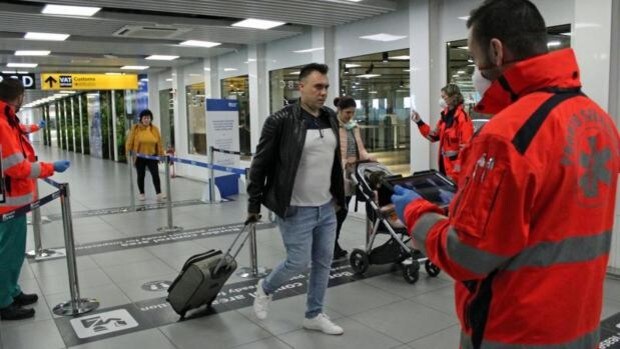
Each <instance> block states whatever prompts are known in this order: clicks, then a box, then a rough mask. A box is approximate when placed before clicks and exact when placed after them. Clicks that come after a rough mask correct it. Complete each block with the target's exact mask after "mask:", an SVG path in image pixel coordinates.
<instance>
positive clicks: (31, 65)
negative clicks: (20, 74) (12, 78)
mask: <svg viewBox="0 0 620 349" xmlns="http://www.w3.org/2000/svg"><path fill="white" fill-rule="evenodd" d="M6 66H7V67H9V68H36V67H37V66H38V64H37V63H7V64H6Z"/></svg>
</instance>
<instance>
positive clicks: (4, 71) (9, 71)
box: [2, 70, 17, 74]
mask: <svg viewBox="0 0 620 349" xmlns="http://www.w3.org/2000/svg"><path fill="white" fill-rule="evenodd" d="M2 74H17V72H16V71H15V70H3V71H2Z"/></svg>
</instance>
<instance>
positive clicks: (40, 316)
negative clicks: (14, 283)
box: [0, 279, 52, 328]
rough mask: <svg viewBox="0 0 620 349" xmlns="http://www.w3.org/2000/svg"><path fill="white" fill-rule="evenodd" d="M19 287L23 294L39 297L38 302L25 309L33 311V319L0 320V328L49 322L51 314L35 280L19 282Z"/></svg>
mask: <svg viewBox="0 0 620 349" xmlns="http://www.w3.org/2000/svg"><path fill="white" fill-rule="evenodd" d="M20 287H21V288H22V290H23V291H24V292H25V293H36V294H37V295H38V296H39V300H38V301H37V302H36V303H34V304H32V305H29V306H26V308H32V309H34V311H35V313H34V317H33V318H30V319H25V320H19V321H2V320H0V327H7V328H8V327H20V326H25V325H29V324H31V323H34V322H39V321H42V320H49V319H51V318H52V313H51V311H50V309H49V306H48V304H47V302H46V299H45V297H43V294H42V293H41V289H40V288H39V286H38V284H37V281H36V280H35V279H30V280H26V281H24V282H20Z"/></svg>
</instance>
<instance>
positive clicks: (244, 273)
mask: <svg viewBox="0 0 620 349" xmlns="http://www.w3.org/2000/svg"><path fill="white" fill-rule="evenodd" d="M256 269H257V272H256V273H254V271H253V270H252V268H251V267H243V268H239V270H238V271H237V273H236V274H237V276H238V277H240V278H244V279H260V278H264V277H265V276H267V275H269V273H271V269H267V268H264V267H258V268H256Z"/></svg>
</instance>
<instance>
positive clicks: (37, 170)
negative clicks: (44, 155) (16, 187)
mask: <svg viewBox="0 0 620 349" xmlns="http://www.w3.org/2000/svg"><path fill="white" fill-rule="evenodd" d="M40 175H41V164H40V163H38V162H34V163H32V164H30V176H28V177H30V178H39V176H40Z"/></svg>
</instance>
